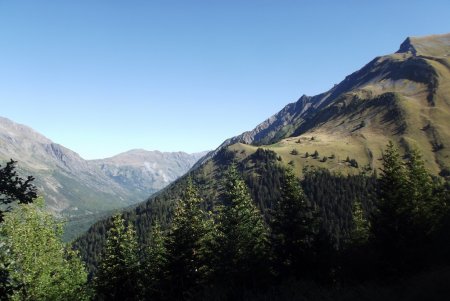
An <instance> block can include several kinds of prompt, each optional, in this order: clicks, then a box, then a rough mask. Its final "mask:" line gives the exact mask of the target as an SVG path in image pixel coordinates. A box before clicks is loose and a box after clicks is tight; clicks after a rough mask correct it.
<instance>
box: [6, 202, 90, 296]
mask: <svg viewBox="0 0 450 301" xmlns="http://www.w3.org/2000/svg"><path fill="white" fill-rule="evenodd" d="M61 235H62V225H61V224H60V223H58V222H56V221H55V219H54V218H53V216H51V215H50V214H49V213H46V212H45V211H44V208H43V200H42V199H40V200H37V201H36V203H35V204H21V205H18V206H17V207H16V208H15V209H14V210H12V211H11V212H8V213H6V214H5V216H4V221H3V223H2V224H0V254H1V257H2V262H1V265H2V268H3V269H4V271H6V272H7V276H6V279H3V281H2V283H1V284H0V286H1V287H2V288H3V290H2V291H3V293H4V296H3V299H8V298H11V299H12V300H83V299H88V294H87V293H88V291H87V287H86V284H87V272H86V271H85V268H84V265H83V263H82V262H81V260H80V259H79V258H78V256H77V253H76V252H74V251H72V250H71V249H70V248H67V247H66V246H65V244H64V243H63V242H62V240H61Z"/></svg>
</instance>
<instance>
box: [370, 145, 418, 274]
mask: <svg viewBox="0 0 450 301" xmlns="http://www.w3.org/2000/svg"><path fill="white" fill-rule="evenodd" d="M382 160H383V167H382V169H381V175H380V179H379V180H378V195H377V200H376V202H375V206H376V210H375V212H374V214H373V218H372V220H371V235H372V241H373V242H374V244H375V248H376V250H377V251H378V253H379V255H380V256H381V257H380V260H381V265H380V267H382V268H384V269H385V271H384V273H388V274H389V275H391V276H394V275H396V276H398V275H399V273H403V272H404V271H405V270H407V269H409V268H410V267H412V266H411V264H410V263H411V262H410V261H411V258H410V254H411V253H412V252H413V250H412V249H411V242H412V241H413V240H415V237H416V236H417V235H420V233H417V231H416V230H417V228H416V226H415V219H414V212H413V208H414V207H415V205H414V202H413V200H412V199H411V192H410V187H409V176H408V170H407V169H406V167H405V164H404V162H403V161H402V159H401V157H400V154H399V151H398V149H397V148H396V147H395V146H394V145H393V143H392V142H391V141H390V142H389V143H388V145H387V148H386V150H385V151H384V152H383V155H382Z"/></svg>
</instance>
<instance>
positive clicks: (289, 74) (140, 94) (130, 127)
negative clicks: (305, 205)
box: [0, 0, 450, 159]
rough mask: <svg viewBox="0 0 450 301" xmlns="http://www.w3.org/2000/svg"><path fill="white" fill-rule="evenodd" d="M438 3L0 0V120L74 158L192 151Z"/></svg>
mask: <svg viewBox="0 0 450 301" xmlns="http://www.w3.org/2000/svg"><path fill="white" fill-rule="evenodd" d="M449 12H450V2H449V1H448V0H447V1H413V0H409V1H360V0H359V1H331V0H330V1H320V0H319V1H293V0H285V1H280V0H253V1H251V0H248V1H244V0H240V1H237V0H226V1H225V0H224V1H215V0H204V1H195V0H193V1H188V0H179V1H172V0H162V1H150V0H148V1H137V0H122V1H117V0H104V1H101V0H98V1H96V0H77V1H75V0H73V1H69V0H67V1H63V0H61V1H45V0H40V1H36V0H30V1H21V0H9V1H8V0H0V115H1V116H3V117H7V118H10V119H12V120H13V121H16V122H19V123H23V124H26V125H28V126H31V127H32V128H34V129H35V130H37V131H39V132H41V133H42V134H44V135H46V136H47V137H49V138H50V139H52V140H53V141H55V142H57V143H60V144H62V145H64V146H66V147H69V148H70V149H72V150H74V151H76V152H78V153H79V154H80V155H81V156H82V157H84V158H86V159H94V158H103V157H108V156H112V155H114V154H117V153H120V152H123V151H126V150H129V149H133V148H143V149H147V150H161V151H178V150H182V151H187V152H196V151H202V150H208V149H213V148H216V147H217V146H218V145H219V144H220V143H221V142H222V141H223V140H225V139H226V138H229V137H231V136H234V135H237V134H240V133H241V132H243V131H245V130H250V129H252V128H253V127H254V126H256V125H257V124H258V123H260V122H262V121H264V120H265V119H266V118H268V117H270V116H271V115H273V114H274V113H276V112H277V111H279V110H280V109H282V108H283V107H284V106H285V105H286V104H287V103H289V102H293V101H296V100H297V99H298V98H299V97H300V96H301V95H302V94H307V95H315V94H318V93H320V92H324V91H326V90H327V89H329V88H331V87H332V86H333V84H335V83H338V82H340V81H341V80H343V79H344V77H345V76H346V75H348V74H350V73H351V72H353V71H356V70H357V69H359V68H361V67H362V66H363V65H364V64H366V63H367V62H369V61H370V60H371V59H372V58H374V57H375V56H378V55H383V54H388V53H392V52H395V51H396V50H397V49H398V47H399V45H400V43H401V42H402V41H403V40H404V39H405V38H406V37H407V36H420V35H428V34H433V33H446V32H450V18H449V17H448V15H449Z"/></svg>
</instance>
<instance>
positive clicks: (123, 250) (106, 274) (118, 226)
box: [94, 214, 142, 300]
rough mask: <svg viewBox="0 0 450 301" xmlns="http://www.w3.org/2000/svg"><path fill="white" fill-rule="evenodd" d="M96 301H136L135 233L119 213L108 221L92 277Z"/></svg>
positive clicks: (139, 284) (138, 290) (138, 278)
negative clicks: (99, 255) (102, 248)
mask: <svg viewBox="0 0 450 301" xmlns="http://www.w3.org/2000/svg"><path fill="white" fill-rule="evenodd" d="M94 286H95V290H96V298H97V299H99V300H138V299H139V294H140V292H141V289H142V287H141V283H140V277H139V259H138V246H137V239H136V232H135V230H134V228H133V226H132V225H128V227H126V226H125V220H124V219H123V218H122V216H121V215H120V214H118V215H115V216H114V217H113V219H112V227H111V229H109V231H108V233H107V238H106V247H105V250H104V253H103V256H102V258H101V260H100V263H99V267H98V271H97V273H96V275H95V279H94Z"/></svg>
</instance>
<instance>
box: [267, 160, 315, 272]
mask: <svg viewBox="0 0 450 301" xmlns="http://www.w3.org/2000/svg"><path fill="white" fill-rule="evenodd" d="M318 219H319V218H318V213H317V212H316V210H315V209H314V207H313V206H311V205H310V204H309V203H308V200H307V198H306V196H305V194H304V193H303V189H302V187H301V185H300V181H299V180H298V179H297V177H296V176H295V174H294V171H293V169H292V168H290V167H289V168H287V169H286V170H285V175H284V179H283V181H282V189H281V198H280V199H279V201H278V202H277V203H276V204H275V208H274V210H273V214H272V219H271V229H272V241H273V250H274V259H275V269H276V271H277V272H278V273H281V274H283V275H284V276H300V275H302V274H303V275H304V274H307V273H308V272H309V271H308V269H309V268H310V267H308V266H307V262H311V261H312V260H313V258H312V248H313V244H314V240H315V238H316V235H317V232H318V226H319V223H318Z"/></svg>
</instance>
